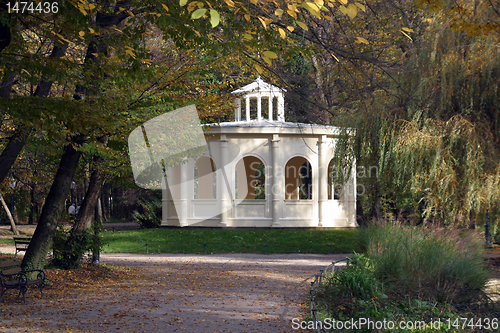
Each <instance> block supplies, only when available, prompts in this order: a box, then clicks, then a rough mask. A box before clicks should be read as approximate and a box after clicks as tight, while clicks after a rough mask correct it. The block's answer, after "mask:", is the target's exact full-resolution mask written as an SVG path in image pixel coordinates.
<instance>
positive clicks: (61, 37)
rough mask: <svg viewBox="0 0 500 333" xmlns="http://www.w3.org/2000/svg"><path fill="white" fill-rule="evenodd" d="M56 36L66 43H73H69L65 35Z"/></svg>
mask: <svg viewBox="0 0 500 333" xmlns="http://www.w3.org/2000/svg"><path fill="white" fill-rule="evenodd" d="M56 36H57V37H59V39H61V40H63V41H65V42H66V43H71V41H69V40H67V39H66V38H64V36H63V35H60V34H58V33H56Z"/></svg>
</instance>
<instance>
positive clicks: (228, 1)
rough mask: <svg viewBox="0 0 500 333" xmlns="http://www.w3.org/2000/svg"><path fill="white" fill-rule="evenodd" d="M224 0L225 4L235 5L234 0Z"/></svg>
mask: <svg viewBox="0 0 500 333" xmlns="http://www.w3.org/2000/svg"><path fill="white" fill-rule="evenodd" d="M224 1H225V2H226V3H227V5H228V6H229V7H236V5H235V4H234V2H233V1H232V0H224Z"/></svg>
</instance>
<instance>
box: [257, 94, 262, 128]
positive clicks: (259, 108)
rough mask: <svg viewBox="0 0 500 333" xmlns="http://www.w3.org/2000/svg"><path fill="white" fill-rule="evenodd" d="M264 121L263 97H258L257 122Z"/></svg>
mask: <svg viewBox="0 0 500 333" xmlns="http://www.w3.org/2000/svg"><path fill="white" fill-rule="evenodd" d="M261 120H262V97H261V96H260V93H259V95H258V96H257V121H261Z"/></svg>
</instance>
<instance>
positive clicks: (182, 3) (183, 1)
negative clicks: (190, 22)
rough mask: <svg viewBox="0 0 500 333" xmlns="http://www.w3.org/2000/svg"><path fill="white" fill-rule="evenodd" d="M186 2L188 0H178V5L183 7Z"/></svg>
mask: <svg viewBox="0 0 500 333" xmlns="http://www.w3.org/2000/svg"><path fill="white" fill-rule="evenodd" d="M187 3H188V0H179V5H180V6H181V7H184V6H185V5H186V4H187Z"/></svg>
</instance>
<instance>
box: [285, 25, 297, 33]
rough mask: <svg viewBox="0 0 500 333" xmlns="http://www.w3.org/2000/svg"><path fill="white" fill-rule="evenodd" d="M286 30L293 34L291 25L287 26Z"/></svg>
mask: <svg viewBox="0 0 500 333" xmlns="http://www.w3.org/2000/svg"><path fill="white" fill-rule="evenodd" d="M286 29H287V30H288V31H290V32H293V31H294V30H295V28H294V27H292V26H291V25H289V26H287V27H286Z"/></svg>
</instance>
